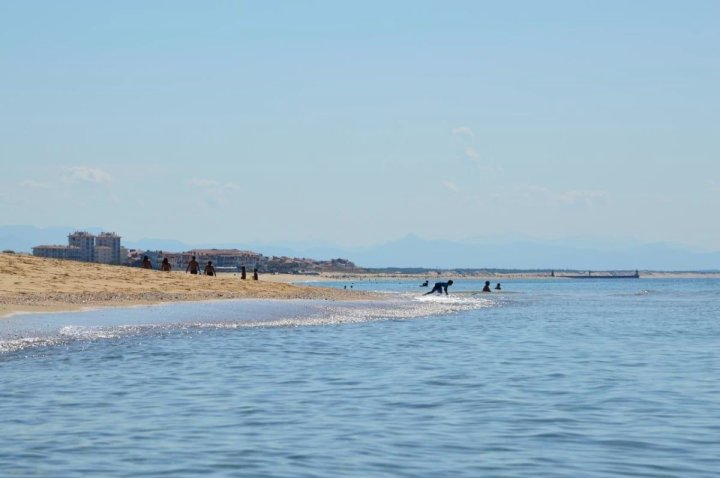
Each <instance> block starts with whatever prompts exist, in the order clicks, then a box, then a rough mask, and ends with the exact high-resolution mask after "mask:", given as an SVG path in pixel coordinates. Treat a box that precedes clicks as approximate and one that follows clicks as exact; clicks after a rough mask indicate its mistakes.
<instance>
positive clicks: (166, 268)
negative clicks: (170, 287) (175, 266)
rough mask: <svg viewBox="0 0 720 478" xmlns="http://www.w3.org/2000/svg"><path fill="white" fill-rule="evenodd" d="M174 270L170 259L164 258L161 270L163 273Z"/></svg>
mask: <svg viewBox="0 0 720 478" xmlns="http://www.w3.org/2000/svg"><path fill="white" fill-rule="evenodd" d="M171 269H172V266H171V265H170V261H168V258H167V257H165V258H163V261H162V264H160V270H161V271H163V272H170V270H171Z"/></svg>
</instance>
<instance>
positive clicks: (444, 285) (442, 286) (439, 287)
mask: <svg viewBox="0 0 720 478" xmlns="http://www.w3.org/2000/svg"><path fill="white" fill-rule="evenodd" d="M451 285H453V281H451V280H449V281H447V282H436V283H435V287H433V288H432V290H431V291H430V292H425V293H424V294H423V295H430V294H433V293H435V292H439V293H440V294H442V293H443V290H444V291H445V295H448V291H447V290H448V287H450V286H451Z"/></svg>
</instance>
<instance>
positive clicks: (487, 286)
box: [483, 280, 492, 292]
mask: <svg viewBox="0 0 720 478" xmlns="http://www.w3.org/2000/svg"><path fill="white" fill-rule="evenodd" d="M483 292H492V291H491V290H490V281H489V280H486V281H485V287H483Z"/></svg>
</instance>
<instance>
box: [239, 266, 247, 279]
mask: <svg viewBox="0 0 720 478" xmlns="http://www.w3.org/2000/svg"><path fill="white" fill-rule="evenodd" d="M240 278H241V279H242V280H245V279H247V273H246V272H245V266H242V267H241V268H240Z"/></svg>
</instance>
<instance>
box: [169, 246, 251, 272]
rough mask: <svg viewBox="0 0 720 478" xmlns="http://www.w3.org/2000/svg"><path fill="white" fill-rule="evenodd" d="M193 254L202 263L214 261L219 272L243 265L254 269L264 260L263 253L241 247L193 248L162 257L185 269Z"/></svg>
mask: <svg viewBox="0 0 720 478" xmlns="http://www.w3.org/2000/svg"><path fill="white" fill-rule="evenodd" d="M192 256H195V258H196V260H197V261H198V262H199V263H200V264H201V265H204V264H207V262H208V261H212V263H213V265H214V266H215V270H217V271H218V272H236V271H239V270H240V268H241V267H242V266H245V267H246V268H247V269H253V268H255V267H259V266H260V265H261V264H262V263H263V261H264V256H263V255H262V254H258V253H257V252H252V251H241V250H239V249H192V250H190V251H186V252H164V253H162V258H167V259H168V261H169V262H170V265H172V268H173V270H185V268H186V267H187V265H188V263H189V262H190V260H191V259H192Z"/></svg>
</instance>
